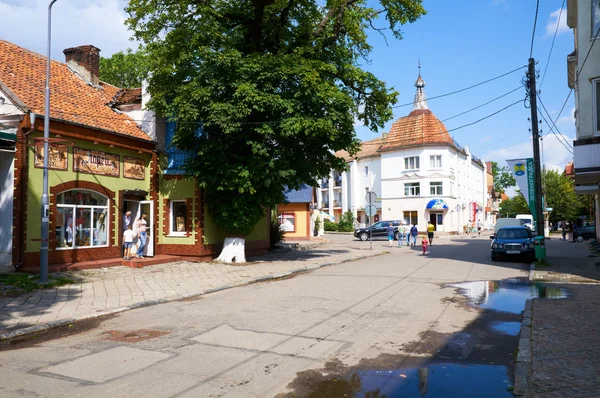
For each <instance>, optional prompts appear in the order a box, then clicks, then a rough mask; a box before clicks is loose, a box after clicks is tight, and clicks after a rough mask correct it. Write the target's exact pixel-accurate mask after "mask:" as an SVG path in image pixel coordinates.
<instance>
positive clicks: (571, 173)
mask: <svg viewBox="0 0 600 398" xmlns="http://www.w3.org/2000/svg"><path fill="white" fill-rule="evenodd" d="M563 174H564V175H566V176H567V177H570V178H575V166H573V162H569V163H567V165H566V166H565V171H564V172H563Z"/></svg>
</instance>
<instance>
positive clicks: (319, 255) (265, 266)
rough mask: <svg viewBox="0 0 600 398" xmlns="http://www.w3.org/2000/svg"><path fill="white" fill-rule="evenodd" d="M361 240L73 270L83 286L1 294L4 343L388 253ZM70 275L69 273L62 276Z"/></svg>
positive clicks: (0, 324) (0, 337)
mask: <svg viewBox="0 0 600 398" xmlns="http://www.w3.org/2000/svg"><path fill="white" fill-rule="evenodd" d="M386 246H387V242H383V241H377V242H374V243H373V250H372V251H371V250H369V247H368V245H365V244H364V242H358V241H351V240H346V241H336V242H332V243H328V244H323V245H318V246H313V247H310V248H307V249H305V250H293V251H287V252H279V253H272V254H268V255H265V256H260V257H253V258H250V259H249V260H250V261H251V263H248V264H246V265H242V266H235V265H223V264H217V263H194V262H187V261H182V262H176V263H170V264H162V265H154V266H149V267H145V268H141V269H132V268H128V267H111V268H103V269H98V270H89V271H80V272H75V273H73V275H76V276H77V278H82V279H83V281H82V282H81V283H77V284H72V285H66V286H61V287H58V288H54V289H47V290H38V291H35V292H31V293H26V294H22V295H20V296H18V297H2V296H1V293H2V292H0V340H3V339H6V338H10V337H14V336H17V335H21V334H25V333H29V332H32V331H38V330H44V329H47V328H49V327H51V326H56V325H62V324H66V323H70V322H73V321H74V320H81V319H86V318H91V317H97V316H100V315H106V314H110V313H116V312H120V311H123V310H126V309H130V308H136V307H140V306H145V305H152V304H158V303H161V302H165V301H171V300H176V299H181V298H186V297H193V296H197V295H201V294H206V293H210V292H214V291H218V290H222V289H227V288H231V287H235V286H242V285H246V284H249V283H254V282H259V281H264V280H269V279H275V278H279V277H284V276H287V275H290V274H293V273H297V272H302V271H307V270H311V269H316V268H319V267H322V266H325V265H331V264H338V263H342V262H346V261H351V260H356V259H359V258H364V257H368V256H374V255H379V254H382V253H384V252H386V251H387V250H390V249H389V248H388V247H386ZM63 274H64V275H69V273H63Z"/></svg>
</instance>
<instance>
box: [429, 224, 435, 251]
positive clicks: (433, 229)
mask: <svg viewBox="0 0 600 398" xmlns="http://www.w3.org/2000/svg"><path fill="white" fill-rule="evenodd" d="M434 231H435V225H433V224H432V223H431V221H429V222H428V223H427V238H429V244H430V245H432V244H433V232H434Z"/></svg>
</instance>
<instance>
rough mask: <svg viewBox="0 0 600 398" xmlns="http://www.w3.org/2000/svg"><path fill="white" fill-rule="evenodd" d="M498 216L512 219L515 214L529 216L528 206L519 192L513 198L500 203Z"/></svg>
mask: <svg viewBox="0 0 600 398" xmlns="http://www.w3.org/2000/svg"><path fill="white" fill-rule="evenodd" d="M500 208H501V210H500V216H501V217H511V218H514V217H515V216H516V215H517V214H531V210H530V209H529V205H528V204H527V201H526V200H525V197H524V196H523V194H522V193H521V192H517V195H515V196H514V197H513V198H509V199H505V200H503V201H502V202H501V203H500Z"/></svg>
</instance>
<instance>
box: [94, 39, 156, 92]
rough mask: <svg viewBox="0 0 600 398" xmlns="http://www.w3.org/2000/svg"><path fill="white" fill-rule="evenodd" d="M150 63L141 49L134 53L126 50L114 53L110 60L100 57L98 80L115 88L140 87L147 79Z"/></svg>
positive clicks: (129, 49)
mask: <svg viewBox="0 0 600 398" xmlns="http://www.w3.org/2000/svg"><path fill="white" fill-rule="evenodd" d="M149 68H150V63H149V62H148V56H147V54H146V52H145V51H144V49H143V47H141V46H140V47H139V48H138V50H137V51H136V52H134V51H133V50H132V49H131V48H128V49H127V50H125V52H123V51H119V52H118V53H114V54H113V55H112V56H111V57H110V58H104V57H100V72H99V78H100V80H102V81H104V82H106V83H110V84H112V85H114V86H117V87H123V88H132V87H141V86H142V81H143V80H144V79H146V78H147V77H148V72H149Z"/></svg>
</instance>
